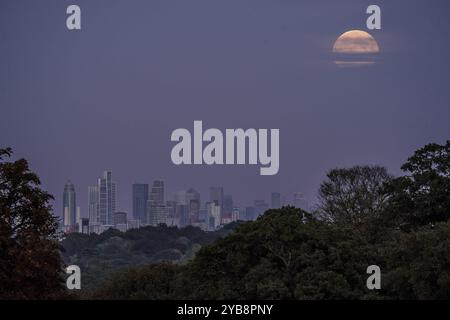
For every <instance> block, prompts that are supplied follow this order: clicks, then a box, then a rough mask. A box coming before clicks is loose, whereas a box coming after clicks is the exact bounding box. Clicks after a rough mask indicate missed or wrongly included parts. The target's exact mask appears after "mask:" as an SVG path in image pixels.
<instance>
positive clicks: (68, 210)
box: [63, 181, 77, 232]
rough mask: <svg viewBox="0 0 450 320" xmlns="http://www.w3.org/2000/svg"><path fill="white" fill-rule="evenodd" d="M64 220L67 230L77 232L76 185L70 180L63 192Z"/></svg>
mask: <svg viewBox="0 0 450 320" xmlns="http://www.w3.org/2000/svg"><path fill="white" fill-rule="evenodd" d="M63 222H64V229H65V230H66V231H69V232H70V231H71V232H74V231H75V232H76V231H77V230H76V224H77V200H76V193H75V186H74V185H73V184H72V183H71V182H70V181H68V182H67V183H66V185H65V186H64V193H63Z"/></svg>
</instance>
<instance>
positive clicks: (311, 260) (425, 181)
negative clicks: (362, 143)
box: [89, 142, 450, 299]
mask: <svg viewBox="0 0 450 320" xmlns="http://www.w3.org/2000/svg"><path fill="white" fill-rule="evenodd" d="M402 170H403V171H404V172H405V175H404V176H402V177H393V176H391V175H390V174H389V173H388V172H387V170H386V169H385V168H383V167H378V166H356V167H352V168H347V169H333V170H331V171H330V172H328V174H327V178H326V180H325V181H324V182H323V183H322V184H321V186H320V190H319V199H320V205H319V207H318V208H317V210H316V211H315V212H312V213H308V212H305V211H302V210H300V209H296V208H293V207H285V208H282V209H278V210H269V211H267V212H266V213H265V214H264V215H263V216H261V217H260V218H258V219H257V221H254V222H246V223H244V224H242V225H240V226H239V227H237V229H236V230H235V231H234V232H233V233H232V234H230V235H229V236H227V237H225V238H223V239H219V240H217V241H216V242H215V243H213V244H211V245H207V246H205V247H203V248H201V249H200V251H199V252H198V253H197V255H196V257H195V258H194V259H193V260H192V261H190V262H189V263H188V264H186V265H174V264H167V263H165V264H155V265H149V266H146V267H143V268H135V269H131V270H127V271H124V272H120V273H118V274H116V275H115V276H114V277H113V279H112V280H111V281H110V282H109V283H107V284H106V285H105V286H103V287H102V288H100V289H98V290H97V291H96V292H95V293H94V294H92V295H91V296H89V298H94V299H449V298H450V221H449V218H450V142H447V143H446V144H445V145H438V144H430V145H427V146H425V147H424V148H422V149H420V150H418V151H416V152H415V153H414V155H413V156H412V157H410V158H409V159H408V161H407V162H406V163H405V164H404V165H403V166H402ZM369 265H378V266H379V267H380V268H381V273H382V277H381V289H380V290H369V289H368V288H367V286H366V280H367V278H368V276H369V275H368V274H367V273H366V270H367V267H368V266H369Z"/></svg>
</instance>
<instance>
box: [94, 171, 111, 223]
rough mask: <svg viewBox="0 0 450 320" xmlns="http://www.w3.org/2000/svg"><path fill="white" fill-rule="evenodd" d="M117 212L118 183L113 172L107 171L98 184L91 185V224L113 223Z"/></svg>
mask: <svg viewBox="0 0 450 320" xmlns="http://www.w3.org/2000/svg"><path fill="white" fill-rule="evenodd" d="M115 212H116V183H115V182H114V181H112V172H111V171H105V172H104V173H103V177H102V178H99V179H98V182H97V186H92V187H89V218H90V219H92V222H90V224H91V225H95V224H100V225H113V223H114V213H115Z"/></svg>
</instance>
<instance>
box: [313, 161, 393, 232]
mask: <svg viewBox="0 0 450 320" xmlns="http://www.w3.org/2000/svg"><path fill="white" fill-rule="evenodd" d="M391 179H392V176H391V175H390V174H389V173H388V172H387V170H386V168H384V167H380V166H355V167H352V168H349V169H333V170H331V171H329V172H328V173H327V179H326V180H325V181H324V182H322V184H321V185H320V189H319V201H320V205H319V210H320V213H321V214H322V215H323V216H324V217H325V218H327V219H328V220H330V221H333V222H344V223H351V224H354V225H358V224H362V223H365V222H367V221H368V220H371V219H375V218H377V217H379V216H380V214H381V213H382V212H383V210H384V208H385V206H386V203H387V199H388V194H387V193H386V191H385V187H384V186H385V183H387V182H388V181H390V180H391Z"/></svg>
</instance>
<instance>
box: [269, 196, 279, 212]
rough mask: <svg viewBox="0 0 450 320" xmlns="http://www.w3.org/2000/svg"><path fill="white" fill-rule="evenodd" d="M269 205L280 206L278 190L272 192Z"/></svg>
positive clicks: (276, 207)
mask: <svg viewBox="0 0 450 320" xmlns="http://www.w3.org/2000/svg"><path fill="white" fill-rule="evenodd" d="M270 207H271V208H272V209H279V208H281V195H280V193H279V192H272V195H271V203H270Z"/></svg>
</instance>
